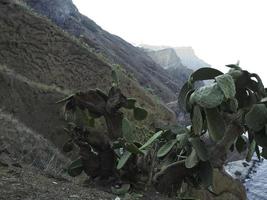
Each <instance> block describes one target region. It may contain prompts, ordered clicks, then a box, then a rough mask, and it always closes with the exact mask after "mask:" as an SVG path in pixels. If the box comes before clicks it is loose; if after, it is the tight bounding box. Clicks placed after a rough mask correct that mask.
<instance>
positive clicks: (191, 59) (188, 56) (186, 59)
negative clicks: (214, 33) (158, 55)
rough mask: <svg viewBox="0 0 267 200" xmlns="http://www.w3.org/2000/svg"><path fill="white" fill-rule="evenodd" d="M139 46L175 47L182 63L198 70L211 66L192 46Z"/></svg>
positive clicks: (152, 47)
mask: <svg viewBox="0 0 267 200" xmlns="http://www.w3.org/2000/svg"><path fill="white" fill-rule="evenodd" d="M139 47H141V48H144V49H148V50H147V51H149V50H153V51H161V50H164V49H173V51H175V53H176V55H177V56H178V57H179V58H180V59H181V63H182V64H183V65H185V66H186V67H188V68H190V69H192V70H196V69H199V68H201V67H210V64H208V63H206V62H205V61H203V60H202V59H200V58H199V57H198V56H197V55H196V53H195V51H194V49H193V48H192V47H191V46H183V47H170V46H164V45H162V46H154V45H146V44H141V45H139Z"/></svg>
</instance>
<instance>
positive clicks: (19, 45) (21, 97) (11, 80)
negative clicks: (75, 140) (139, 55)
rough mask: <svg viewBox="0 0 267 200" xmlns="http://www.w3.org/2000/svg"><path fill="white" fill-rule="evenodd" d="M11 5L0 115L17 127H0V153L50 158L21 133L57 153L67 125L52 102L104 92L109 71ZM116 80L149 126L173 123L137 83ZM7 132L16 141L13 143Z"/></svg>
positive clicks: (3, 32) (2, 16)
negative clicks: (146, 114)
mask: <svg viewBox="0 0 267 200" xmlns="http://www.w3.org/2000/svg"><path fill="white" fill-rule="evenodd" d="M14 2H18V1H11V0H8V1H0V83H1V84H0V111H1V112H0V114H1V113H3V114H2V115H1V118H3V120H5V118H8V119H7V120H8V122H9V121H10V119H9V118H11V119H12V120H11V121H15V122H19V123H15V124H19V125H20V126H16V125H14V124H13V125H11V124H10V123H7V122H5V121H4V122H3V123H1V139H0V140H1V146H0V150H1V148H7V147H9V148H13V147H12V146H13V145H16V147H17V148H18V149H17V150H16V151H15V153H16V152H18V153H21V152H24V150H26V151H25V152H31V151H33V152H34V151H36V152H38V151H39V149H38V148H40V149H42V151H49V152H50V150H49V149H48V148H47V146H49V145H45V146H40V145H33V143H36V144H39V143H38V142H40V141H38V140H37V139H34V138H31V137H30V136H27V134H25V133H24V132H23V131H22V130H26V129H27V130H29V131H27V133H34V134H37V135H40V136H42V137H44V139H47V140H48V141H52V142H53V143H54V145H56V146H57V147H59V148H61V146H62V143H64V141H65V140H66V133H65V132H64V131H63V127H64V126H65V122H64V120H63V117H62V116H60V114H61V106H62V105H56V104H55V102H56V101H57V100H59V99H61V98H63V97H65V96H66V95H69V94H71V93H72V92H77V91H84V90H88V89H93V88H96V87H98V88H100V89H102V90H104V91H106V90H107V89H108V88H109V87H110V85H111V77H110V75H111V69H112V66H111V65H110V64H108V63H106V62H105V60H103V59H102V57H100V56H97V55H95V53H94V52H92V51H91V50H90V48H88V46H87V45H85V44H83V43H81V42H80V41H79V40H77V39H75V38H74V37H72V36H70V35H69V34H68V33H66V32H64V31H62V30H61V29H60V28H59V27H57V26H55V25H54V24H53V23H51V21H49V20H48V19H46V18H44V17H42V16H40V15H37V14H35V13H34V12H33V11H32V10H30V9H29V8H27V7H25V6H22V5H18V4H16V3H14ZM119 77H120V80H121V85H122V86H123V87H122V90H123V92H124V93H125V94H126V95H128V96H131V97H135V98H137V99H138V101H139V102H140V104H141V106H143V107H145V108H146V109H147V110H148V111H149V113H150V116H149V117H148V119H147V122H145V123H146V124H147V125H152V124H153V123H154V122H155V121H156V119H158V118H160V119H162V120H163V121H164V120H165V121H173V119H174V118H173V113H172V112H171V111H170V110H169V109H167V108H166V107H165V106H163V105H162V104H161V103H160V102H159V101H157V102H156V101H155V99H154V97H153V96H151V95H149V94H148V93H147V92H146V91H145V90H144V89H143V88H142V87H140V85H139V83H138V82H137V81H136V80H135V79H130V78H129V77H128V74H127V73H126V72H124V71H123V70H122V71H119ZM9 116H12V117H9ZM5 126H6V127H7V128H4V127H5ZM20 127H24V128H23V129H21V128H20ZM9 131H11V132H12V133H13V132H14V133H16V134H17V135H19V136H20V139H19V140H18V141H16V142H17V143H14V141H13V140H15V139H16V136H15V135H12V134H9ZM9 136H10V137H11V138H9ZM26 136H27V137H26ZM37 138H38V137H37ZM28 140H32V141H31V142H30V141H29V145H28V143H27V145H26V143H25V142H24V141H28ZM25 145H26V146H25ZM38 146H39V147H38ZM36 152H35V153H34V154H30V155H29V156H28V157H29V158H30V160H31V159H32V161H33V160H34V159H36V158H35V157H34V155H37V153H36ZM52 152H53V151H52ZM38 155H39V154H38ZM48 155H49V156H53V154H51V153H49V154H48ZM28 157H27V158H28Z"/></svg>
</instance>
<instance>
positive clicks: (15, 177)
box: [0, 163, 170, 200]
mask: <svg viewBox="0 0 267 200" xmlns="http://www.w3.org/2000/svg"><path fill="white" fill-rule="evenodd" d="M85 180H86V177H85V176H84V177H81V178H70V177H67V176H64V175H53V174H51V173H48V172H44V171H41V170H38V169H36V168H33V167H29V166H23V167H21V166H20V165H17V167H14V166H6V164H4V163H0V200H7V199H8V200H26V199H27V200H61V199H64V200H75V199H77V200H85V199H87V200H95V199H98V200H111V199H116V197H117V196H115V195H113V194H111V193H109V189H108V188H101V189H99V188H97V187H96V186H92V185H91V184H89V185H88V184H85ZM136 196H137V195H136V193H133V194H130V195H126V196H125V197H120V199H125V200H126V199H128V200H137V199H138V200H142V199H146V200H150V199H151V200H152V199H153V200H168V199H170V198H167V197H164V196H161V195H159V194H157V193H156V192H154V191H153V192H147V193H145V194H142V197H141V196H140V195H138V196H140V197H136ZM117 199H118V198H117Z"/></svg>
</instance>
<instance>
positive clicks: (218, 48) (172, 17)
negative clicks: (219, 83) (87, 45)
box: [73, 0, 267, 85]
mask: <svg viewBox="0 0 267 200" xmlns="http://www.w3.org/2000/svg"><path fill="white" fill-rule="evenodd" d="M73 2H74V3H75V5H76V6H77V8H78V9H79V10H80V12H81V13H83V14H85V15H86V16H88V17H89V18H91V19H92V20H94V21H95V22H96V23H97V24H98V25H100V26H101V27H102V28H103V29H105V30H107V31H109V32H110V33H113V34H116V35H118V36H120V37H122V38H123V39H125V40H126V41H128V42H131V43H134V44H150V45H170V46H192V47H193V48H194V50H195V52H196V54H197V55H198V56H199V57H200V58H201V59H203V60H205V61H206V62H208V63H209V64H211V65H212V66H214V67H216V68H219V69H226V68H224V67H223V66H224V65H225V64H232V63H235V62H236V61H237V60H240V66H241V67H243V68H244V69H247V70H249V71H251V72H256V73H259V74H260V75H261V77H262V78H263V81H264V83H265V85H267V55H266V54H267V50H266V48H267V1H266V0H73ZM224 71H225V70H224Z"/></svg>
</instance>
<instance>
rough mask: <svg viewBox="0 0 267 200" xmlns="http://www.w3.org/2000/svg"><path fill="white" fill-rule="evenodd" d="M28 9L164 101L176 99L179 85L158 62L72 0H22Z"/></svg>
mask: <svg viewBox="0 0 267 200" xmlns="http://www.w3.org/2000/svg"><path fill="white" fill-rule="evenodd" d="M23 1H24V2H26V3H27V4H28V5H29V6H30V7H31V8H33V9H34V10H35V11H37V12H38V13H40V14H41V15H45V16H47V17H48V18H49V19H51V21H52V22H54V23H55V24H57V25H58V26H60V27H61V28H63V29H64V30H65V31H66V32H68V33H70V34H72V35H74V36H75V37H77V38H78V39H79V40H80V41H83V42H85V43H86V44H87V45H88V46H89V47H90V48H91V49H92V50H93V51H94V52H96V53H97V54H99V55H101V56H104V57H105V59H107V60H108V61H109V62H110V63H112V64H119V65H121V66H123V67H124V68H125V69H126V70H127V71H128V73H130V74H132V75H133V76H134V77H135V78H136V79H137V80H138V82H139V83H140V84H141V85H143V86H145V87H147V88H151V89H152V90H153V91H154V93H155V94H156V95H158V96H159V97H160V98H161V99H162V100H164V101H165V102H169V101H173V100H175V99H176V98H177V97H176V93H177V92H178V91H179V89H180V88H181V85H179V83H177V82H174V81H173V80H172V78H171V77H170V75H169V74H168V73H167V72H166V71H165V70H164V69H162V67H160V66H159V65H158V64H156V63H155V62H153V60H152V59H151V58H150V57H148V56H146V55H145V54H144V53H143V51H142V50H140V49H139V48H136V47H134V46H132V45H131V44H129V43H128V42H126V41H124V40H123V39H121V38H120V37H118V36H115V35H112V34H110V33H108V32H107V31H105V30H103V29H102V28H101V27H100V26H98V25H97V24H96V23H95V22H93V21H92V20H91V19H89V18H87V17H86V16H84V15H82V14H80V13H79V11H78V10H77V8H76V7H75V5H74V4H73V3H72V1H71V0H54V1H51V0H23Z"/></svg>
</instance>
